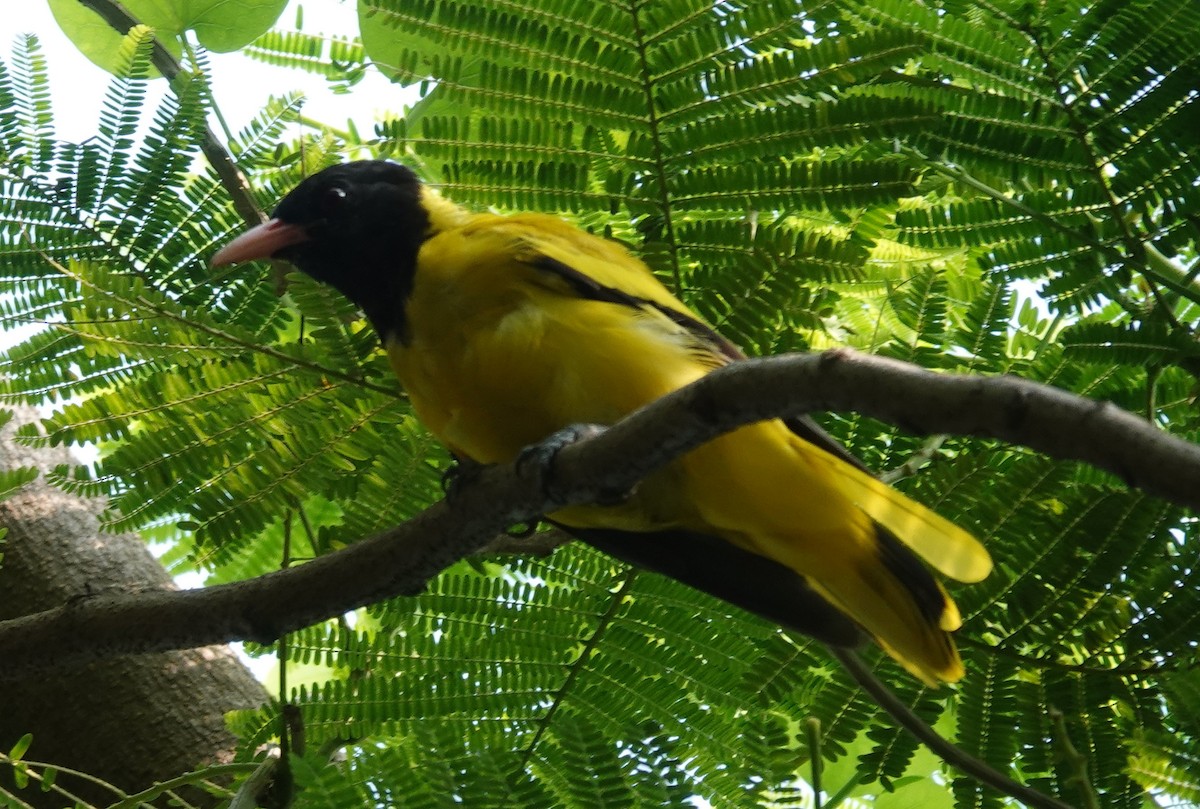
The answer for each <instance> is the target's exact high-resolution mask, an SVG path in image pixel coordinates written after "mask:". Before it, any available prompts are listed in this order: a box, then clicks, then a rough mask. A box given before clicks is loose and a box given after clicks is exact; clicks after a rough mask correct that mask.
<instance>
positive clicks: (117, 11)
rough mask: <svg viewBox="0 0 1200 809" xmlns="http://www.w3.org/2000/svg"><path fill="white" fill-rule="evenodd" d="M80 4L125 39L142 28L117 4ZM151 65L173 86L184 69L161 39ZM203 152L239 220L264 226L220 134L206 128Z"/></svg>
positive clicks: (106, 0)
mask: <svg viewBox="0 0 1200 809" xmlns="http://www.w3.org/2000/svg"><path fill="white" fill-rule="evenodd" d="M79 2H80V4H81V5H83V6H84V7H85V8H89V9H91V10H92V11H94V12H96V13H97V14H99V15H100V17H101V18H102V19H103V20H104V21H105V22H106V23H108V24H109V25H110V26H112V28H113V30H115V31H116V32H117V33H119V34H120V35H121V36H125V35H126V34H128V33H129V29H131V28H133V27H134V26H137V25H141V22H140V21H139V20H138V19H137V18H136V17H134V16H133V15H132V14H130V13H129V11H128V10H127V9H126V8H125V7H124V6H122V5H121V4H120V3H118V2H116V0H79ZM150 61H151V63H152V64H153V65H154V67H155V69H156V70H158V72H159V73H161V74H163V76H165V77H166V79H167V81H169V82H171V83H174V82H175V79H176V78H177V77H178V76H179V74H180V73H181V72H182V71H183V66H182V65H180V64H179V62H178V61H177V60H176V59H175V57H174V56H172V55H171V52H170V51H168V50H167V49H166V48H164V47H163V45H162V43H161V42H159V41H158V39H157V38H155V40H154V48H153V51H152V53H151V55H150ZM200 150H201V151H202V152H204V156H205V157H206V158H207V159H208V162H209V164H210V165H211V166H212V167H213V170H214V171H215V172H216V173H217V177H218V179H220V181H221V185H222V186H223V187H224V188H225V191H226V193H228V194H229V198H230V199H231V200H233V207H234V210H236V211H237V213H238V216H240V217H241V218H242V220H243V221H244V222H245V223H246V225H247V226H249V227H253V226H255V225H257V224H259V223H261V222H262V221H263V218H264V217H263V214H262V211H261V210H259V207H258V203H256V202H255V201H254V197H252V196H251V195H250V184H249V183H248V182H247V181H246V178H245V176H244V175H243V174H242V172H241V170H239V169H238V167H237V164H235V163H234V162H233V157H232V155H230V154H229V151H228V150H227V149H226V148H225V146H224V145H222V143H221V141H220V139H219V138H217V136H216V133H214V132H213V131H212V127H208V126H206V127H205V129H204V139H203V141H201V143H200Z"/></svg>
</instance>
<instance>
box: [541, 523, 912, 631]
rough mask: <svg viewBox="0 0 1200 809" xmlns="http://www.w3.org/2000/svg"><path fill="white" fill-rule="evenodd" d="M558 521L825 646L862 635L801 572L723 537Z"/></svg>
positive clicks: (607, 549)
mask: <svg viewBox="0 0 1200 809" xmlns="http://www.w3.org/2000/svg"><path fill="white" fill-rule="evenodd" d="M556 525H558V524H557V523H556ZM558 527H559V528H561V529H562V530H564V531H566V532H567V533H569V534H571V535H572V536H574V537H577V538H578V539H580V540H582V541H583V542H586V543H587V544H588V545H591V546H592V547H593V548H596V549H597V550H599V551H602V552H604V553H607V554H608V555H610V556H614V557H616V558H617V559H620V560H621V561H623V562H628V563H629V564H632V565H635V566H637V567H640V568H644V569H646V570H652V571H654V572H655V573H661V574H662V575H664V576H667V577H669V578H672V579H675V580H676V581H678V582H681V583H683V584H686V585H688V586H689V587H694V588H696V589H697V590H701V591H703V592H705V593H708V594H709V595H712V596H716V597H717V598H719V599H721V600H723V601H726V602H728V603H730V604H733V605H734V606H737V607H741V608H742V609H744V610H747V611H748V612H752V613H754V614H755V615H758V616H760V617H762V618H765V619H767V620H768V621H771V622H773V623H776V624H779V625H780V626H782V627H784V628H785V629H790V630H792V631H794V632H799V633H802V634H804V635H808V636H810V637H813V638H816V639H817V640H819V641H821V642H823V643H827V644H829V645H831V646H842V647H847V648H853V647H856V646H858V645H860V644H861V643H863V642H864V641H865V640H866V638H867V635H866V633H864V632H863V631H862V629H860V628H859V626H858V624H856V623H854V621H852V620H850V618H848V617H846V615H844V614H843V613H842V612H841V611H840V610H838V609H837V608H836V607H834V606H833V605H832V604H830V603H829V602H828V601H826V600H825V599H824V598H822V597H821V596H820V595H818V594H817V593H816V592H815V591H814V590H813V589H812V588H811V587H809V586H808V583H807V581H805V578H804V577H803V576H801V575H800V574H798V573H796V572H795V571H794V570H792V569H790V568H788V567H785V566H783V565H781V564H779V563H778V562H775V561H772V560H771V559H768V558H766V557H765V556H759V555H758V554H756V553H751V552H750V551H747V550H743V549H741V548H738V547H737V546H735V545H731V544H729V543H728V542H726V541H725V540H723V539H719V538H717V537H713V536H709V535H707V534H700V533H694V532H691V531H684V530H670V531H655V532H651V533H638V532H633V531H617V530H612V529H607V528H572V527H570V526H566V525H558ZM902 550H903V549H902ZM919 564H920V563H919V562H918V565H919Z"/></svg>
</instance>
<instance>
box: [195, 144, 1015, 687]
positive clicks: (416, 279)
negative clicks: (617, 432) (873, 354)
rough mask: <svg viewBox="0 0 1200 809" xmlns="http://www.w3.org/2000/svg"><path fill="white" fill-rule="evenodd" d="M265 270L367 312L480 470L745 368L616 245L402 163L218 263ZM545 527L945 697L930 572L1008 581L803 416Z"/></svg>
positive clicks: (373, 168) (944, 644)
mask: <svg viewBox="0 0 1200 809" xmlns="http://www.w3.org/2000/svg"><path fill="white" fill-rule="evenodd" d="M268 258H271V259H280V260H283V261H286V262H289V263H290V264H292V265H293V266H294V267H295V268H296V269H298V270H300V271H301V272H303V273H305V274H307V275H309V276H311V277H312V278H314V279H316V280H317V281H320V282H324V283H327V284H329V285H331V286H333V287H334V288H335V289H337V290H338V291H340V292H341V293H342V294H343V295H345V296H346V297H347V298H348V299H349V300H350V301H352V302H353V303H354V304H355V305H357V306H358V307H359V308H360V309H361V310H362V312H363V313H364V315H365V316H366V318H367V319H368V321H369V322H370V323H371V325H372V327H373V328H374V330H375V331H376V333H377V334H378V336H379V338H380V340H381V342H382V345H383V348H384V350H385V351H386V353H387V356H388V360H389V362H390V365H391V367H392V369H393V370H394V372H395V374H396V376H397V378H398V379H399V381H400V384H401V386H402V387H403V389H404V390H405V392H406V393H407V395H408V397H409V399H410V401H411V405H412V408H413V410H414V412H415V414H416V415H417V417H418V418H419V419H420V420H421V421H422V422H423V423H424V425H425V426H426V428H428V429H429V430H430V431H431V432H432V433H433V435H434V436H435V437H437V438H438V439H439V440H440V441H441V442H442V443H443V444H445V445H446V447H447V448H448V449H449V450H450V452H451V453H452V454H453V455H454V457H456V458H459V459H464V461H469V462H474V463H477V464H498V463H506V462H511V461H513V460H515V459H517V458H519V457H521V455H522V453H523V452H524V451H526V449H527V448H529V447H531V446H534V445H537V444H538V442H540V441H543V440H544V439H546V438H547V437H548V436H552V435H555V434H557V433H559V432H560V431H562V430H564V429H569V428H570V427H571V426H572V425H578V424H598V425H611V424H613V423H615V422H617V421H619V420H620V419H621V418H623V417H624V416H626V415H628V414H630V413H632V412H633V411H635V410H637V409H638V408H640V407H642V406H643V405H646V404H648V403H650V402H652V401H654V400H656V399H658V398H660V397H662V396H664V395H666V394H668V393H670V392H672V391H674V390H677V389H679V388H682V387H684V386H686V385H688V384H689V383H691V382H694V381H696V380H698V379H700V378H701V377H703V376H705V375H706V374H708V373H710V372H712V371H713V370H715V369H717V368H720V367H723V366H725V365H728V364H729V363H733V362H738V361H741V360H742V359H744V356H745V355H744V354H743V353H742V352H741V351H740V350H739V349H738V348H737V347H736V346H735V345H734V344H733V343H731V342H730V341H729V340H727V339H725V338H724V337H722V336H721V335H720V334H718V332H717V331H716V330H715V329H714V328H713V327H711V326H710V325H708V324H707V323H706V322H705V321H704V320H703V319H702V318H701V317H700V316H699V315H697V314H696V313H695V312H693V311H692V310H690V309H689V308H688V307H687V306H686V305H684V304H683V303H682V302H681V301H680V300H679V299H678V298H676V297H675V296H674V295H673V294H672V293H671V292H670V291H669V290H668V289H667V287H666V286H665V285H664V284H662V283H661V282H660V281H659V280H658V279H657V278H656V277H655V276H654V275H653V273H652V272H651V271H650V270H649V268H648V267H647V266H646V265H645V264H644V263H643V262H642V261H641V260H640V259H638V258H637V257H636V256H635V255H633V254H632V253H631V252H630V251H629V250H628V249H627V248H626V247H625V246H623V245H621V244H619V243H617V242H616V241H613V240H610V239H606V238H603V237H600V236H597V235H594V234H591V233H588V232H586V231H584V230H582V229H581V228H579V227H577V226H575V225H573V224H571V223H569V222H567V221H565V220H563V219H561V218H559V217H556V216H553V215H550V214H545V213H515V214H497V213H491V212H472V211H470V210H468V209H466V208H464V207H462V206H460V205H458V204H456V203H454V202H453V201H451V200H450V199H448V198H446V197H445V196H443V195H442V194H440V193H439V192H438V191H436V190H435V189H434V188H432V187H431V186H430V185H429V184H426V183H424V182H422V180H421V179H420V178H419V176H418V175H417V174H416V173H415V172H414V171H413V170H412V169H410V168H408V167H407V166H404V165H402V164H400V163H396V162H392V161H389V160H359V161H354V162H348V163H343V164H339V165H334V166H330V167H328V168H325V169H323V170H321V171H319V172H317V173H315V174H312V175H311V176H309V177H307V178H305V179H303V180H302V181H301V182H300V183H299V184H297V185H296V187H295V188H294V189H293V190H292V191H291V192H290V193H288V194H287V195H286V196H285V197H284V198H283V199H282V200H281V201H280V202H279V203H278V206H277V207H276V208H275V210H274V212H273V213H272V215H271V217H270V219H269V220H268V221H266V222H265V223H263V224H261V225H258V226H256V227H253V228H252V229H250V230H248V231H246V232H244V233H242V234H241V235H239V236H237V237H236V238H234V239H233V240H232V241H230V242H229V243H228V244H226V245H225V246H224V247H222V248H221V249H220V250H219V251H218V252H217V253H216V254H215V255H214V256H213V258H212V260H211V264H212V265H213V266H214V267H224V266H228V265H232V264H238V263H242V262H247V261H253V260H261V259H268ZM546 517H547V519H548V520H549V521H551V522H552V523H554V524H555V525H559V526H561V527H563V528H564V529H565V530H567V531H568V532H570V533H572V534H574V535H575V536H576V537H578V538H579V539H581V540H583V541H584V542H587V543H589V544H592V545H594V546H595V547H597V548H599V549H600V550H602V551H605V552H608V553H611V554H612V555H614V556H616V557H618V558H620V559H622V560H624V561H627V562H630V563H633V564H635V565H640V566H642V567H645V568H648V569H651V570H654V571H657V572H660V573H663V574H665V575H668V576H671V577H673V578H676V579H678V580H679V581H682V582H683V583H685V584H689V585H691V586H693V587H697V588H699V589H701V590H705V591H707V592H709V593H711V594H713V595H715V596H717V597H718V598H723V599H725V600H726V601H728V602H730V603H732V604H734V605H736V606H739V607H743V608H745V609H748V610H749V611H751V612H755V613H757V614H759V615H761V616H763V617H765V618H767V619H769V620H772V621H775V622H776V623H778V624H780V625H782V626H783V627H784V628H787V629H791V630H795V631H798V632H802V633H805V634H807V635H810V636H812V637H815V638H817V639H818V640H821V641H824V642H826V643H830V644H834V645H837V646H846V647H853V646H856V645H858V644H859V643H860V642H862V641H863V639H864V638H866V637H869V638H872V639H873V640H874V641H875V642H876V643H877V644H878V645H879V646H880V647H881V648H882V649H883V650H884V651H885V652H886V653H887V654H889V655H890V656H891V657H892V658H894V659H895V660H896V661H897V662H898V663H899V664H900V665H901V666H903V667H904V668H905V669H906V670H907V671H909V672H910V673H911V674H913V675H914V676H916V677H917V678H919V679H920V680H921V681H922V682H924V683H925V684H926V685H929V686H931V687H936V686H938V685H939V684H941V683H943V682H955V681H957V680H959V679H961V678H962V677H963V676H964V666H963V663H962V660H961V657H960V655H959V652H958V650H957V648H956V645H955V643H954V640H953V633H954V631H955V630H957V629H959V627H960V626H961V624H962V617H961V615H960V612H959V610H958V608H957V606H956V605H955V603H954V601H953V600H952V598H951V597H950V596H949V595H948V593H947V591H946V589H945V588H944V587H943V586H942V584H941V583H940V581H939V580H938V578H937V577H936V576H935V575H934V574H933V573H932V572H931V570H930V567H932V568H934V569H936V570H937V571H938V572H939V573H941V574H942V575H944V576H946V577H949V578H952V579H955V580H958V581H961V582H968V583H969V582H977V581H981V580H982V579H984V578H985V577H986V576H987V575H988V573H989V572H990V570H991V567H992V561H991V557H990V556H989V554H988V552H987V550H986V549H985V548H984V546H983V545H982V544H981V543H980V542H979V541H978V540H977V539H976V538H975V537H974V536H973V535H972V534H970V533H969V532H967V531H966V530H964V529H962V528H960V527H958V526H957V525H955V524H954V523H952V522H950V521H949V520H947V519H945V518H943V517H941V516H940V515H938V514H936V513H935V512H934V511H932V510H930V509H927V508H926V507H924V506H922V505H920V504H918V503H916V502H915V501H913V500H911V499H909V498H907V497H906V496H904V495H903V494H901V493H900V492H899V491H897V490H895V489H893V488H891V487H890V486H888V485H886V484H884V483H883V482H881V481H879V480H878V479H877V478H876V477H874V476H873V475H871V474H870V473H869V472H868V471H867V470H866V468H865V467H864V466H863V465H862V464H861V463H859V462H858V461H857V460H856V459H855V458H854V456H853V455H851V454H850V453H849V452H848V451H846V450H845V449H844V448H843V447H841V445H840V444H838V443H837V442H836V441H834V440H833V439H832V438H831V437H830V436H828V434H826V433H825V432H824V431H823V430H822V429H821V428H820V427H818V426H817V425H816V423H815V422H814V421H812V420H810V419H808V418H807V417H804V418H799V419H786V420H782V419H770V420H765V421H761V422H756V423H753V424H749V425H746V426H743V427H741V428H738V429H736V430H734V431H732V432H729V433H726V434H724V435H722V436H719V437H718V438H716V439H714V440H712V441H710V442H708V443H706V444H703V445H702V446H700V447H698V448H696V449H694V450H692V451H690V452H688V453H686V454H684V455H683V456H681V457H680V458H678V459H676V460H675V461H673V462H671V463H669V464H667V465H666V466H665V467H663V468H662V469H660V470H659V471H657V472H654V473H652V474H651V475H649V476H648V477H647V478H646V479H645V480H643V481H642V482H641V483H640V484H639V485H638V486H637V487H636V488H635V489H634V490H633V492H632V493H630V494H629V495H628V496H627V497H626V498H625V499H624V500H623V501H621V502H617V503H614V504H605V505H582V506H571V507H568V508H564V509H561V510H559V511H555V512H553V513H552V514H549V515H546ZM922 560H923V561H922Z"/></svg>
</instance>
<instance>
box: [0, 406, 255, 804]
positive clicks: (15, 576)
mask: <svg viewBox="0 0 1200 809" xmlns="http://www.w3.org/2000/svg"><path fill="white" fill-rule="evenodd" d="M29 420H31V414H30V413H29V412H23V413H18V416H17V419H14V421H25V422H27V421H29ZM11 434H12V425H11V424H10V425H9V427H8V428H6V429H5V430H3V431H0V466H3V467H4V468H11V467H13V466H36V467H38V468H40V469H42V470H45V469H47V468H49V467H52V466H53V465H55V464H58V463H68V462H70V459H69V456H68V455H67V452H66V450H65V449H62V448H55V449H36V450H31V449H29V448H27V447H22V446H19V445H16V444H14V443H13V442H12V441H11ZM102 508H103V503H102V502H100V501H96V500H90V499H85V498H81V497H75V496H72V495H69V494H65V493H63V492H61V491H59V490H57V489H54V488H52V487H50V486H49V485H47V484H46V483H45V482H43V481H42V480H41V479H39V480H37V481H34V482H33V483H31V484H30V485H29V486H27V487H26V488H25V489H23V490H22V491H20V492H18V493H17V494H16V495H15V496H13V497H11V498H10V499H8V500H7V501H5V502H3V503H0V525H3V526H5V527H7V528H8V537H7V539H6V541H5V547H4V561H3V565H0V620H5V619H8V618H13V617H16V616H19V615H24V614H28V613H31V612H38V611H41V610H45V609H49V608H52V607H55V606H59V605H62V604H63V603H66V602H70V601H71V600H86V599H87V598H88V597H90V596H95V595H99V594H104V593H116V592H121V593H131V592H144V591H147V590H163V589H173V587H174V585H173V584H172V582H171V579H170V577H169V576H168V575H167V573H166V571H165V570H163V568H162V566H161V565H160V564H159V563H158V562H157V561H156V560H155V559H154V557H153V556H151V555H150V553H149V552H148V551H147V549H146V547H145V545H144V544H143V543H142V542H141V541H140V540H138V539H137V538H136V537H135V536H131V535H112V534H103V533H101V532H100V530H99V520H98V515H99V513H100V510H101V509H102ZM3 665H4V664H3V661H0V668H2V667H3ZM265 699H266V694H265V692H264V691H263V689H262V687H261V686H260V685H259V684H258V683H257V682H256V681H255V680H254V678H253V677H252V676H251V675H250V673H249V672H248V671H247V670H246V669H245V668H244V667H243V666H242V665H241V664H240V663H239V662H238V661H237V659H236V658H235V657H234V656H233V655H232V653H231V652H230V651H229V649H228V648H227V647H215V646H214V647H204V648H199V649H191V650H186V651H178V652H166V653H159V654H148V655H139V656H126V657H118V658H114V659H111V660H104V661H98V662H95V663H92V664H89V665H66V666H62V667H59V668H57V669H55V670H53V671H50V672H43V673H42V674H40V675H38V676H33V677H27V678H25V679H18V680H13V681H10V682H7V683H5V684H4V686H3V688H0V749H4V750H7V749H9V748H10V747H11V746H12V744H13V743H14V742H15V741H16V740H17V739H19V738H20V737H21V736H22V735H23V734H25V733H27V732H31V733H33V746H32V747H31V748H30V750H29V752H28V753H27V755H26V757H27V758H28V759H31V760H38V761H49V762H53V763H56V764H59V765H62V766H67V767H71V768H74V769H78V770H82V771H84V772H88V773H91V774H92V775H95V776H97V777H99V778H101V779H103V780H105V781H107V782H110V783H112V784H115V785H117V786H119V787H120V788H122V789H123V790H125V791H127V792H134V791H138V790H141V789H145V788H146V787H149V786H151V785H152V784H153V783H154V782H156V781H162V780H166V779H168V778H171V777H174V776H177V775H180V774H182V773H185V772H188V771H189V770H192V769H195V768H197V767H200V766H203V765H204V764H207V763H215V762H220V761H224V760H228V758H229V757H230V755H231V753H232V750H233V747H234V739H233V737H232V735H231V734H230V733H229V732H228V731H226V729H225V726H224V719H223V717H224V714H225V712H227V711H229V710H233V709H235V708H245V707H253V706H256V705H259V704H261V703H262V702H264V701H265ZM6 780H7V777H6ZM58 781H59V783H60V784H61V785H62V786H64V787H67V788H68V789H70V790H71V791H72V792H74V793H76V794H78V795H80V796H81V797H85V798H87V799H89V800H91V801H95V802H98V803H101V804H102V805H103V804H107V803H111V802H112V801H113V800H114V799H115V797H116V796H114V795H113V794H112V793H111V792H105V791H102V790H98V789H96V788H92V787H89V786H87V785H85V784H81V783H79V782H78V781H72V780H71V779H69V778H67V777H66V776H60V777H59V779H58ZM6 786H11V784H6ZM21 797H22V798H23V799H24V800H26V801H28V802H29V803H31V804H33V805H34V806H38V807H42V806H45V807H52V806H54V807H60V806H62V805H64V800H63V798H62V797H56V796H53V795H46V794H43V793H42V792H41V791H40V790H39V789H37V787H36V786H30V788H28V789H26V790H24V791H23V792H22V793H21ZM189 797H194V796H191V795H190V796H189Z"/></svg>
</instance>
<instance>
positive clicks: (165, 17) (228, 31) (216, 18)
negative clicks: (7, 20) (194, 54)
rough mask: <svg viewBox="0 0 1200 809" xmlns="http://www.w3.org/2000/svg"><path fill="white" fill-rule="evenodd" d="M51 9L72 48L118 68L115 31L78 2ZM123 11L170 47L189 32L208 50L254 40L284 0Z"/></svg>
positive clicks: (193, 2)
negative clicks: (193, 33)
mask: <svg viewBox="0 0 1200 809" xmlns="http://www.w3.org/2000/svg"><path fill="white" fill-rule="evenodd" d="M49 3H50V10H51V12H53V14H54V18H55V20H57V21H58V24H59V26H61V27H62V30H63V32H64V33H65V34H66V35H67V37H69V38H70V40H71V41H72V42H74V43H75V47H77V48H79V50H80V51H81V52H82V53H83V55H84V56H86V57H87V58H88V59H90V60H91V61H93V62H95V63H96V64H97V65H99V66H100V67H102V68H104V69H105V70H108V71H110V72H111V71H112V70H114V69H115V68H116V67H117V64H118V58H119V57H118V55H117V46H118V44H119V43H120V41H121V37H122V36H123V35H124V34H125V33H126V32H125V31H117V30H115V29H114V28H113V27H112V26H110V25H109V24H108V23H107V22H105V21H104V19H103V18H102V17H101V16H100V15H99V14H97V13H96V12H94V11H92V10H91V9H89V8H85V7H84V6H83V5H81V4H80V3H79V1H78V0H49ZM123 5H124V6H125V9H126V10H127V11H129V13H130V14H132V15H133V16H134V17H135V18H136V19H137V20H138V21H139V22H141V23H144V24H145V25H148V26H150V27H151V28H153V29H154V31H155V34H157V36H158V38H159V40H160V41H161V42H162V43H163V44H164V45H165V46H166V47H167V49H168V50H169V51H171V52H172V53H174V54H176V55H178V54H179V53H180V45H179V37H181V36H182V35H183V33H184V32H185V31H188V30H191V31H194V32H195V34H196V39H197V41H199V43H200V44H201V45H203V46H204V47H206V48H208V49H209V50H211V51H218V52H225V51H234V50H237V49H238V48H242V47H244V46H246V45H247V44H249V43H250V42H253V41H254V40H255V39H256V38H257V37H258V36H260V35H261V34H262V33H263V32H265V31H266V30H267V29H269V28H270V27H271V26H272V25H273V24H274V23H275V20H277V19H278V18H279V15H280V13H281V12H282V11H283V9H284V6H286V5H287V0H241V2H238V3H229V2H226V0H125V2H124V3H123Z"/></svg>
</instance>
